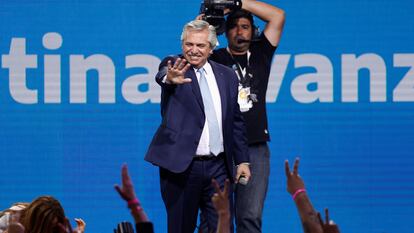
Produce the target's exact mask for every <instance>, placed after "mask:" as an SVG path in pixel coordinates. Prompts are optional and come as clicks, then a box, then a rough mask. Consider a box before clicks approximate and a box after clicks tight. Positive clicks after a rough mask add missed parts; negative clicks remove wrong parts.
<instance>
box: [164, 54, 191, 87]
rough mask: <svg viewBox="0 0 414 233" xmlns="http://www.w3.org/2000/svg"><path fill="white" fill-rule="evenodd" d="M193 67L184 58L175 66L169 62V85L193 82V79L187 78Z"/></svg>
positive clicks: (179, 59) (167, 80)
mask: <svg viewBox="0 0 414 233" xmlns="http://www.w3.org/2000/svg"><path fill="white" fill-rule="evenodd" d="M190 67H191V64H190V63H187V60H185V59H184V58H177V60H175V62H174V64H172V62H171V60H168V62H167V78H166V80H165V82H166V83H168V84H184V83H189V82H191V78H186V77H185V73H186V72H187V70H188V69H189V68H190Z"/></svg>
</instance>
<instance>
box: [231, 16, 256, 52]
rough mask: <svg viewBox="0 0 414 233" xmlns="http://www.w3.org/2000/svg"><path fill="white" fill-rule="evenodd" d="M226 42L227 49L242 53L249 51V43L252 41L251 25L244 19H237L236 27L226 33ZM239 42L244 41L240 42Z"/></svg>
mask: <svg viewBox="0 0 414 233" xmlns="http://www.w3.org/2000/svg"><path fill="white" fill-rule="evenodd" d="M226 36H227V41H228V45H229V48H230V49H231V50H233V51H235V52H240V53H244V52H246V51H247V50H248V49H249V46H250V42H246V40H248V41H250V40H251V39H252V24H251V23H250V21H249V20H248V19H246V18H239V19H237V21H236V25H234V27H233V28H231V29H230V30H228V31H227V34H226ZM239 40H245V41H244V42H241V41H239Z"/></svg>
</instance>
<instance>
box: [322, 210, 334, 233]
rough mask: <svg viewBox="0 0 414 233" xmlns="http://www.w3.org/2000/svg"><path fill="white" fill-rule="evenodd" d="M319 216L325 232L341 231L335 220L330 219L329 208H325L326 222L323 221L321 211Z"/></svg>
mask: <svg viewBox="0 0 414 233" xmlns="http://www.w3.org/2000/svg"><path fill="white" fill-rule="evenodd" d="M318 217H319V221H320V223H321V225H322V228H323V232H324V233H339V227H338V226H337V225H336V224H335V223H334V221H332V220H330V219H329V210H328V208H325V222H323V220H322V217H321V215H320V214H319V213H318Z"/></svg>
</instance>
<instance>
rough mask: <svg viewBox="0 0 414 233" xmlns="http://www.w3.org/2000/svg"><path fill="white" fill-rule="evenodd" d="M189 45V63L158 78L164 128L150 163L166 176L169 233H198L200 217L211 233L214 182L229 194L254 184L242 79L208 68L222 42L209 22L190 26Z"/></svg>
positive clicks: (167, 68)
mask: <svg viewBox="0 0 414 233" xmlns="http://www.w3.org/2000/svg"><path fill="white" fill-rule="evenodd" d="M181 42H182V52H183V57H167V58H166V59H164V60H163V62H162V63H161V64H160V68H161V70H160V72H159V73H158V74H157V76H156V81H157V82H158V83H159V85H160V86H161V87H162V93H161V115H162V122H161V125H160V126H159V128H158V130H157V132H156V133H155V135H154V138H153V140H152V142H151V144H150V146H149V149H148V152H147V154H146V156H145V160H147V161H148V162H151V163H153V164H155V165H157V166H159V168H160V184H161V194H162V198H163V201H164V204H165V207H166V209H167V215H168V232H169V233H193V232H194V230H195V227H196V223H197V215H198V210H199V209H201V210H202V211H203V213H205V214H206V219H207V224H208V231H209V232H211V231H215V228H216V226H217V213H216V212H215V210H214V207H213V205H212V203H211V197H212V195H213V194H214V191H215V190H214V188H213V186H212V185H211V180H212V179H215V180H216V181H217V182H218V183H219V184H220V186H221V188H222V187H223V186H224V183H225V180H226V179H229V178H230V179H234V180H235V181H236V182H237V180H238V179H239V177H240V176H244V177H246V179H249V177H250V170H249V166H248V155H247V152H248V149H247V138H246V130H245V125H244V120H243V117H242V115H241V113H240V109H239V106H238V104H237V95H238V79H237V76H236V74H235V73H234V71H233V70H232V69H230V68H228V67H226V66H223V65H220V64H218V63H215V62H213V61H210V60H208V57H209V55H210V54H211V53H212V51H213V49H214V48H215V46H216V44H217V37H216V33H215V29H214V27H213V26H211V25H209V24H208V23H207V22H205V21H202V20H195V21H191V22H189V23H187V24H186V25H185V26H184V29H183V32H182V34H181ZM234 165H236V168H237V169H236V170H237V171H236V175H235V176H234V172H233V167H234ZM231 196H232V194H231V192H229V198H230V199H231ZM230 203H232V202H230ZM230 219H231V217H230V216H229V220H230Z"/></svg>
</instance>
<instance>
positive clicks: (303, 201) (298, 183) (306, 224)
mask: <svg viewBox="0 0 414 233" xmlns="http://www.w3.org/2000/svg"><path fill="white" fill-rule="evenodd" d="M298 170H299V158H296V160H295V163H294V165H293V171H292V172H291V171H290V168H289V162H288V161H287V160H286V161H285V173H286V178H287V181H286V183H287V191H288V192H289V193H290V195H292V199H293V201H294V202H295V204H296V208H297V210H298V212H299V216H300V219H301V221H302V226H303V231H304V232H305V233H323V229H322V225H321V224H320V221H319V217H318V215H319V214H318V213H317V212H316V211H315V209H314V208H313V206H312V203H311V201H310V199H309V198H308V195H307V194H306V190H305V183H304V182H303V180H302V178H301V177H300V176H299V172H298Z"/></svg>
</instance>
